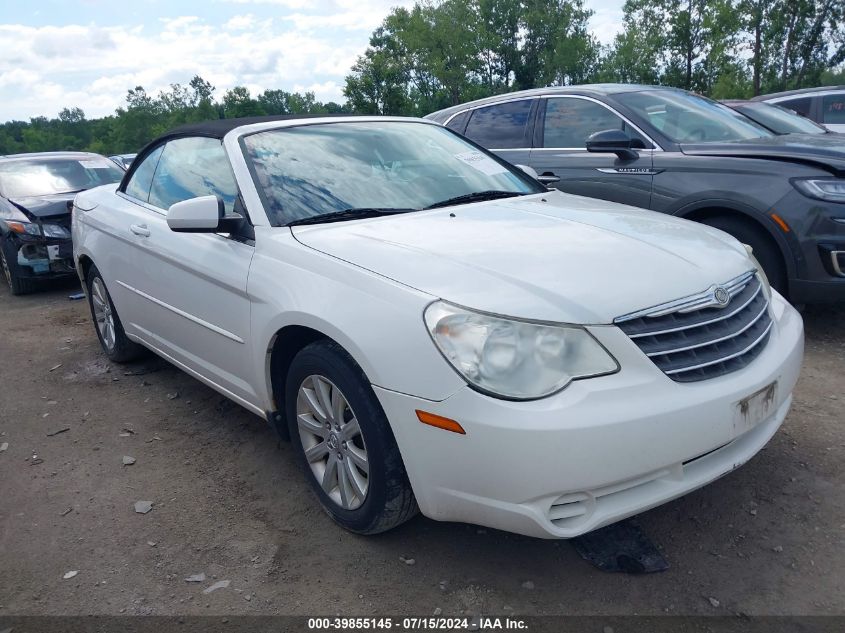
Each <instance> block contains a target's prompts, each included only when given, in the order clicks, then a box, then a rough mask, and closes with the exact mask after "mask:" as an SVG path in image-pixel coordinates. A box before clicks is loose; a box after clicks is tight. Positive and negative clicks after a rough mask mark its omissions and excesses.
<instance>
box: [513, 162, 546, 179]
mask: <svg viewBox="0 0 845 633" xmlns="http://www.w3.org/2000/svg"><path fill="white" fill-rule="evenodd" d="M514 167H516V168H517V169H519V170H521V171H524V172H525V173H526V174H528V175H529V176H531V177H532V178H533V179H534V180H537V179H538V178H539V177H540V174H538V173H537V170H536V169H534V168H533V167H529V166H528V165H514Z"/></svg>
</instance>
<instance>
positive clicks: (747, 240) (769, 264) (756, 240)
mask: <svg viewBox="0 0 845 633" xmlns="http://www.w3.org/2000/svg"><path fill="white" fill-rule="evenodd" d="M701 223H702V224H706V225H707V226H712V227H713V228H716V229H720V230H722V231H724V232H725V233H728V234H729V235H732V236H733V237H735V238H736V239H738V240H739V241H740V242H742V243H743V244H748V245H749V246H750V247H751V249H752V250H753V254H754V257H756V258H757V261H758V262H760V266H762V267H763V272H764V273H766V277H768V278H769V283H770V284H771V285H772V288H774V289H775V290H777V291H778V292H779V293H781V294H782V295H786V294H787V291H788V285H787V281H786V265H785V264H784V261H783V256H782V255H781V252H780V249H779V248H778V247H777V245H776V244H775V243H774V241H773V240H772V238H771V237H769V236H768V235H767V234H766V233H765V229H764V228H763V227H761V226H759V225H754V224H753V223H751V222H749V221H747V220H743V219H742V218H735V217H731V216H717V217H714V218H706V219H704V220H702V221H701Z"/></svg>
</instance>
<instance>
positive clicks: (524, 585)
mask: <svg viewBox="0 0 845 633" xmlns="http://www.w3.org/2000/svg"><path fill="white" fill-rule="evenodd" d="M522 588H523V589H533V588H534V583H533V582H531V581H530V580H526V581H525V582H524V583H522Z"/></svg>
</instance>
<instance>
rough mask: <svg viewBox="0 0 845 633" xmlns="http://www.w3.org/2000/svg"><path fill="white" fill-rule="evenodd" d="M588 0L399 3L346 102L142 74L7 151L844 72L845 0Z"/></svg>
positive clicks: (794, 81)
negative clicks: (505, 99) (90, 113)
mask: <svg viewBox="0 0 845 633" xmlns="http://www.w3.org/2000/svg"><path fill="white" fill-rule="evenodd" d="M592 16H593V12H592V11H591V10H590V9H588V8H587V7H586V6H585V2H584V0H422V1H420V2H417V3H416V4H415V5H414V6H413V7H412V8H410V9H405V8H395V9H393V10H391V11H390V13H389V14H388V15H387V17H386V18H385V19H384V20H383V22H382V23H381V25H380V26H379V27H378V28H377V29H376V30H375V31H374V32H373V33H372V36H371V37H370V41H369V46H368V48H367V49H366V51H365V52H364V54H363V55H361V56H360V57H359V58H358V59H357V61H356V62H355V64H354V65H353V66H352V68H351V70H350V73H349V75H348V76H347V77H346V81H345V86H344V89H343V94H344V96H345V97H346V103H344V104H338V103H334V102H329V103H321V102H319V101H317V99H316V98H315V95H314V94H313V93H311V92H306V93H304V94H300V93H297V92H286V91H284V90H265V91H264V92H262V93H261V94H259V95H257V96H252V95H251V94H250V92H249V90H248V89H247V88H245V87H244V86H236V87H234V88H232V89H230V90H227V91H226V92H225V93H224V94H223V96H222V97H221V98H220V99H216V98H215V95H214V93H215V88H214V86H212V85H211V84H210V83H209V82H208V81H206V80H205V79H203V78H202V77H199V76H195V77H194V78H193V79H191V80H190V82H189V83H188V84H187V85H181V84H172V85H171V86H170V88H169V89H168V90H164V91H162V92H160V93H159V94H158V95H150V94H149V93H147V92H146V91H145V90H144V88H143V87H141V86H137V87H135V88H133V89H131V90H129V91H128V92H127V94H126V103H125V104H124V105H123V106H121V107H119V108H117V110H116V111H115V113H114V114H113V115H111V116H106V117H102V118H97V119H87V118H86V117H85V114H84V112H83V110H81V109H80V108H78V107H72V108H64V109H62V111H61V112H60V113H59V116H58V117H57V118H54V119H48V118H46V117H36V118H32V119H30V120H29V121H28V122H25V121H10V122H8V123H5V124H2V125H0V154H11V153H17V152H24V151H47V150H57V149H84V150H89V151H94V152H98V153H102V154H114V153H125V152H135V151H137V150H138V149H139V148H140V147H142V146H143V145H144V144H145V143H147V142H148V141H150V140H151V139H153V138H155V137H156V136H158V135H159V134H161V133H163V132H165V131H166V130H168V129H171V128H173V127H175V126H177V125H180V124H183V123H190V122H195V121H202V120H206V119H215V118H232V117H241V116H257V115H262V114H268V115H275V114H319V113H327V114H335V113H344V112H354V113H362V114H396V115H425V114H428V113H429V112H432V111H434V110H438V109H440V108H444V107H447V106H450V105H455V104H458V103H462V102H465V101H470V100H473V99H477V98H481V97H485V96H489V95H493V94H499V93H503V92H508V91H512V90H522V89H527V88H535V87H541V86H548V85H565V84H579V83H592V82H613V83H616V82H623V83H643V84H660V85H668V86H676V87H680V88H685V89H687V90H694V91H696V92H699V93H702V94H705V95H709V96H712V97H713V98H716V99H724V98H748V97H751V96H753V95H756V94H763V93H767V92H774V91H778V90H788V89H792V88H800V87H806V86H815V85H830V84H835V83H845V67H844V66H843V64H844V63H845V0H626V2H625V4H624V7H623V29H622V31H621V32H620V33H618V34H617V35H616V36H615V37H614V39H613V41H612V42H611V43H610V44H609V45H602V44H601V43H600V42H599V41H598V39H597V38H596V37H595V35H594V34H592V33H591V32H590V29H589V22H590V19H591V17H592Z"/></svg>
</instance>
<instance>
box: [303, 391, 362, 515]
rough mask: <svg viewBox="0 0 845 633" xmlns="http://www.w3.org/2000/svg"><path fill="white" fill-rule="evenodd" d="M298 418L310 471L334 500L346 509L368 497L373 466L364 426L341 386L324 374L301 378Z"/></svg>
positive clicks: (357, 504)
mask: <svg viewBox="0 0 845 633" xmlns="http://www.w3.org/2000/svg"><path fill="white" fill-rule="evenodd" d="M296 418H297V426H298V428H299V437H300V440H301V442H302V449H303V451H304V452H305V459H306V461H307V462H308V466H309V467H310V469H311V473H312V474H313V475H314V477H315V478H316V480H317V483H318V484H319V485H320V486H321V487H322V489H323V491H324V492H325V493H326V495H328V496H329V497H330V498H331V499H332V501H334V502H335V503H336V504H337V505H339V506H340V507H341V508H343V509H344V510H355V509H356V508H359V507H360V506H361V504H362V503H364V500H365V499H366V498H367V490H368V489H369V471H370V465H369V461H368V456H367V446H366V444H365V443H364V436H363V435H362V434H361V427H360V426H359V424H358V419H357V418H356V417H355V414H354V412H353V411H352V408H351V407H350V406H349V403H348V402H347V400H346V397H345V396H344V395H343V393H342V392H341V390H340V389H338V387H337V386H336V385H335V384H334V383H333V382H332V381H330V380H329V379H328V378H326V377H324V376H318V375H311V376H308V377H307V378H306V379H305V380H303V381H302V384H301V385H300V386H299V391H298V393H297V398H296Z"/></svg>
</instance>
